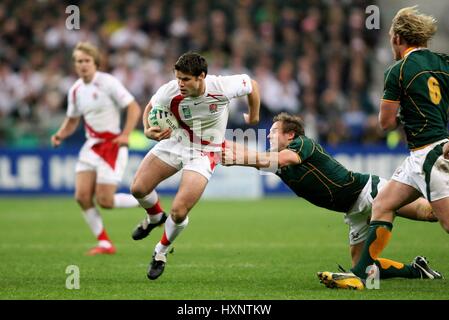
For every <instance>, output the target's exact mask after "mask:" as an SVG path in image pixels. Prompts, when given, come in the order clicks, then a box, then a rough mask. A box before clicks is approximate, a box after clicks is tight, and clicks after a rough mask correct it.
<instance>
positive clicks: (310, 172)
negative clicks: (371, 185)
mask: <svg viewBox="0 0 449 320" xmlns="http://www.w3.org/2000/svg"><path fill="white" fill-rule="evenodd" d="M287 148H288V149H289V150H292V151H294V152H296V153H297V154H298V156H299V158H300V160H301V163H300V164H297V165H289V166H285V167H282V168H280V169H278V171H277V172H276V174H277V175H278V176H279V177H280V178H281V179H282V181H284V182H285V183H286V184H287V185H288V186H289V187H290V189H292V190H293V191H294V192H295V193H296V194H297V195H298V196H300V197H303V198H304V199H306V200H307V201H309V202H311V203H313V204H314V205H317V206H319V207H323V208H326V209H330V210H334V211H340V212H347V211H349V209H350V208H351V207H352V205H353V204H354V203H355V201H356V200H357V198H358V196H359V194H360V192H361V191H362V189H363V188H364V187H365V185H366V183H367V182H368V179H369V175H368V174H360V173H355V172H351V171H349V170H348V169H346V168H345V167H344V166H343V165H342V164H340V163H339V162H338V161H337V160H335V159H334V158H332V157H331V156H330V155H329V154H328V153H327V152H326V151H324V149H323V147H322V146H321V145H319V144H318V143H316V142H315V141H313V140H312V139H310V138H308V137H306V136H299V137H298V138H296V139H294V140H293V141H292V142H291V143H290V144H289V145H288V147H287Z"/></svg>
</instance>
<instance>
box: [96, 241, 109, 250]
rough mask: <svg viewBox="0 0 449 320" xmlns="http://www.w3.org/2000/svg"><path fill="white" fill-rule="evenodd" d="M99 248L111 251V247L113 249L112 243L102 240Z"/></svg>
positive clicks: (99, 242)
mask: <svg viewBox="0 0 449 320" xmlns="http://www.w3.org/2000/svg"><path fill="white" fill-rule="evenodd" d="M98 246H99V247H102V248H107V249H109V248H110V247H112V243H111V242H110V241H108V240H100V241H98Z"/></svg>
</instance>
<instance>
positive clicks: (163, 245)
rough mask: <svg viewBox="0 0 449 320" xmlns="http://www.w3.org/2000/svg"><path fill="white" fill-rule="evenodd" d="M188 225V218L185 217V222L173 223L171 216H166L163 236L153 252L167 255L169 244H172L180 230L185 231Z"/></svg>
mask: <svg viewBox="0 0 449 320" xmlns="http://www.w3.org/2000/svg"><path fill="white" fill-rule="evenodd" d="M188 224H189V217H186V218H185V220H184V221H183V222H181V223H175V222H174V221H173V219H172V217H171V215H170V216H168V218H167V220H166V221H165V230H164V235H163V236H162V239H161V241H159V243H158V244H157V245H156V247H155V248H154V250H155V251H156V252H157V253H163V254H167V251H168V248H169V247H170V244H172V243H173V241H174V240H175V239H176V237H177V236H178V235H179V234H180V233H181V232H182V230H184V229H185V227H187V225H188Z"/></svg>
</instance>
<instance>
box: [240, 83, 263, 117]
mask: <svg viewBox="0 0 449 320" xmlns="http://www.w3.org/2000/svg"><path fill="white" fill-rule="evenodd" d="M251 86H252V91H251V93H250V94H248V113H244V114H243V118H244V119H245V122H246V123H247V124H250V125H255V124H258V123H259V110H260V92H259V85H258V84H257V82H256V81H255V80H253V79H251Z"/></svg>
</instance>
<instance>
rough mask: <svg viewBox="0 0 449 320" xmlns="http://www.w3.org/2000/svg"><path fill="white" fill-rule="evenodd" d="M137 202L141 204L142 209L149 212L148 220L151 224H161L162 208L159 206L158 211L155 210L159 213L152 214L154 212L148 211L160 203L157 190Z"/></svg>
mask: <svg viewBox="0 0 449 320" xmlns="http://www.w3.org/2000/svg"><path fill="white" fill-rule="evenodd" d="M137 201H138V202H139V203H140V205H141V206H142V208H144V209H145V210H146V211H147V214H148V217H147V220H148V222H149V223H157V222H159V220H161V217H162V208H161V207H160V206H157V210H156V209H153V210H156V211H159V212H152V211H153V210H148V209H150V208H153V207H154V206H155V205H156V204H158V202H159V197H158V195H157V192H156V191H155V190H153V191H151V192H150V193H149V194H147V195H146V196H145V197H143V198H139V199H137ZM155 208H156V207H155Z"/></svg>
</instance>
